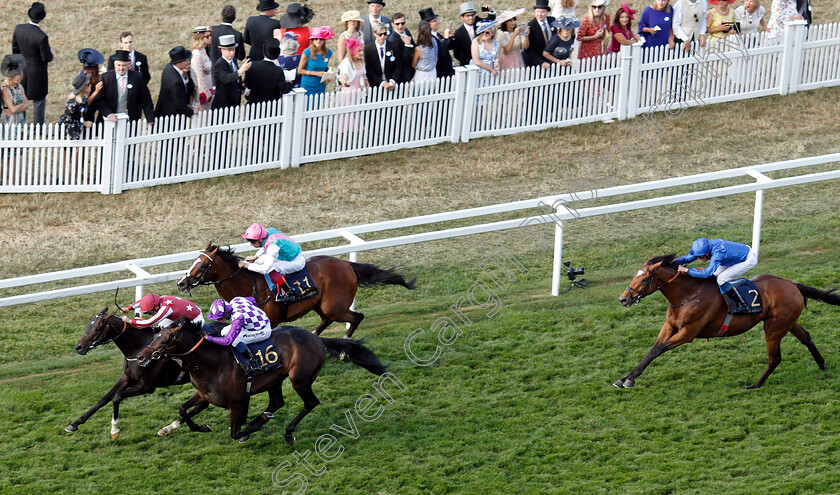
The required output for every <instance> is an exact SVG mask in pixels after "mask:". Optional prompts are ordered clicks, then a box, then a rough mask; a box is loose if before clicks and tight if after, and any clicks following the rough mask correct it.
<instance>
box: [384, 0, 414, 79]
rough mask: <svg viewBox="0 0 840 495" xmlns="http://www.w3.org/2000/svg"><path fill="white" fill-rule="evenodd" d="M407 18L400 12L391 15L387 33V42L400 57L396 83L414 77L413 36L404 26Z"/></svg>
mask: <svg viewBox="0 0 840 495" xmlns="http://www.w3.org/2000/svg"><path fill="white" fill-rule="evenodd" d="M406 22H407V19H406V18H405V14H403V13H401V12H396V13H394V15H393V17H391V34H389V35H388V44H389V45H391V46H392V47H394V53H397V54H398V55H397V57H398V58H399V59H400V70H399V72H397V75H396V76H395V77H394V78H395V79H396V80H397V83H405V82H409V81H411V79H412V78H413V77H414V68H413V67H411V61H412V59H413V58H414V38H412V37H411V31H409V30H408V28H406V27H405V25H406Z"/></svg>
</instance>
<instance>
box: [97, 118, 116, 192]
mask: <svg viewBox="0 0 840 495" xmlns="http://www.w3.org/2000/svg"><path fill="white" fill-rule="evenodd" d="M94 126H96V124H94ZM115 132H116V124H115V123H114V122H111V121H110V120H106V121H105V122H104V125H103V126H102V139H103V140H104V141H105V144H104V145H103V147H102V184H101V186H102V189H101V190H100V192H101V193H102V194H111V190H112V189H113V187H114V177H113V176H114V141H116V137H114V133H115Z"/></svg>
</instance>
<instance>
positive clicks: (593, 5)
mask: <svg viewBox="0 0 840 495" xmlns="http://www.w3.org/2000/svg"><path fill="white" fill-rule="evenodd" d="M609 3H610V2H609V0H592V1H591V2H590V3H589V11H588V12H587V13H586V14H585V15H584V16H583V17H582V18H581V20H580V28H579V29H578V31H577V39H578V41H580V46H579V47H578V54H579V56H580V58H589V57H597V56H599V55H603V54H604V44H605V42H606V41H607V40H608V39H609V37H610V14H609V12H607V5H608V4H609Z"/></svg>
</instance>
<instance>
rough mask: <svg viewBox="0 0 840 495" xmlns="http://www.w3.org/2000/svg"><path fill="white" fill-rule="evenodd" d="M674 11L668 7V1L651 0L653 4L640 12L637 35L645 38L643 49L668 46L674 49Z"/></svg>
mask: <svg viewBox="0 0 840 495" xmlns="http://www.w3.org/2000/svg"><path fill="white" fill-rule="evenodd" d="M673 22H674V9H672V8H671V6H670V5H668V0H653V3H652V4H650V5H648V6H647V7H645V10H643V11H642V18H641V19H639V34H641V35H642V36H644V38H645V48H652V47H655V46H663V45H668V47H669V48H674V31H673V30H672V29H671V28H672V25H673Z"/></svg>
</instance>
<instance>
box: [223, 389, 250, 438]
mask: <svg viewBox="0 0 840 495" xmlns="http://www.w3.org/2000/svg"><path fill="white" fill-rule="evenodd" d="M249 405H250V399H249V398H248V397H246V398H245V400H242V401H231V402H230V403H229V404H228V412H229V414H230V437H231V438H233V439H234V440H239V443H245V442H247V441H248V439H250V438H251V435H250V434H245V433H243V432H242V431H241V430H242V425H244V424H245V422H246V421H247V420H248V406H249Z"/></svg>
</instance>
